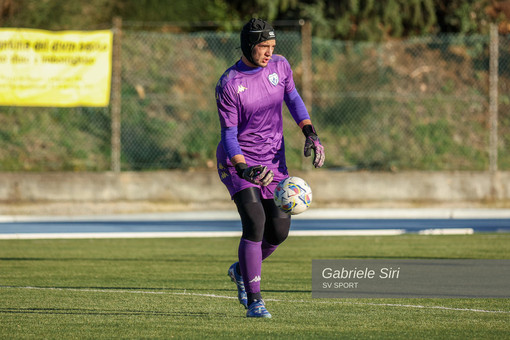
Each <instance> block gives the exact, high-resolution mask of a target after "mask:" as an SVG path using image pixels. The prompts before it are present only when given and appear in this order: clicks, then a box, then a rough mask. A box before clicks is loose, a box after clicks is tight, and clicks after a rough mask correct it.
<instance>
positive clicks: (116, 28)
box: [111, 17, 122, 172]
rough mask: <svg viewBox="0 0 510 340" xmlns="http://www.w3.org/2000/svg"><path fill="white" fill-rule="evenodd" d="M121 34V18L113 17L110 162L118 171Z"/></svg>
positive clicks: (113, 169)
mask: <svg viewBox="0 0 510 340" xmlns="http://www.w3.org/2000/svg"><path fill="white" fill-rule="evenodd" d="M121 35H122V18H120V17H115V18H113V53H112V112H111V114H112V116H111V119H112V122H111V129H112V141H111V143H112V164H111V170H112V171H114V172H120V149H121V143H120V138H121V135H120V124H121V118H120V114H121V66H122V64H121V52H122V46H121Z"/></svg>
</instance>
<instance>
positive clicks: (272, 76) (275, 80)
mask: <svg viewBox="0 0 510 340" xmlns="http://www.w3.org/2000/svg"><path fill="white" fill-rule="evenodd" d="M268 78H269V81H270V82H271V84H273V85H274V86H276V85H278V81H279V79H278V74H276V73H272V74H270V75H269V76H268Z"/></svg>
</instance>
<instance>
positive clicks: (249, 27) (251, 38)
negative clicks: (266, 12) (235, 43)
mask: <svg viewBox="0 0 510 340" xmlns="http://www.w3.org/2000/svg"><path fill="white" fill-rule="evenodd" d="M271 39H276V35H275V34H274V29H273V26H271V25H269V24H268V23H267V22H265V21H264V20H261V19H251V20H250V21H248V23H246V25H244V26H243V30H242V31H241V50H243V55H244V56H245V57H246V59H248V61H249V62H251V63H252V64H255V62H254V60H253V57H252V54H251V53H252V51H253V47H255V45H257V44H260V43H261V42H263V41H266V40H271Z"/></svg>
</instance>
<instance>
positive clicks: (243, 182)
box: [216, 19, 324, 317]
mask: <svg viewBox="0 0 510 340" xmlns="http://www.w3.org/2000/svg"><path fill="white" fill-rule="evenodd" d="M275 46H276V37H275V32H274V29H273V27H271V26H270V25H269V24H268V23H267V22H265V21H263V20H259V19H251V20H250V21H249V22H248V23H247V24H246V25H244V27H243V29H242V31H241V50H242V57H241V59H240V60H239V61H237V62H236V63H235V64H234V65H233V66H231V67H230V68H228V69H227V70H226V71H225V73H224V74H223V75H222V76H221V78H220V79H219V81H218V84H217V85H216V103H217V107H218V115H219V120H220V125H221V141H220V143H219V145H218V148H217V152H216V157H217V167H218V173H219V176H220V179H221V181H222V182H223V184H225V186H226V187H227V189H228V191H229V193H230V195H231V197H232V199H233V200H234V202H235V204H236V206H237V210H238V212H239V215H240V218H241V223H242V236H241V240H240V243H239V248H238V258H239V261H238V262H236V263H234V264H233V265H232V266H231V267H230V268H229V270H228V273H229V276H230V277H231V279H232V281H234V282H235V283H236V285H237V290H238V298H239V301H240V302H241V304H243V305H244V306H245V307H246V308H247V309H248V311H247V314H246V316H247V317H271V314H270V313H269V312H268V311H267V309H266V307H265V304H264V301H263V300H262V296H261V290H260V282H261V280H262V275H261V269H262V261H263V260H264V259H266V258H267V257H268V256H269V255H271V254H272V253H273V252H274V251H275V250H276V248H277V247H278V245H279V244H281V243H282V242H283V241H284V240H285V239H286V238H287V236H288V234H289V229H290V215H287V214H286V213H284V212H283V211H281V210H280V209H279V208H278V207H277V206H276V205H275V203H274V201H273V192H274V189H275V187H276V185H277V184H278V182H279V181H281V180H283V179H285V178H287V177H288V176H289V175H288V172H287V165H286V162H285V146H284V140H283V121H282V105H283V102H284V101H285V104H286V105H287V107H288V108H289V111H290V112H291V114H292V117H293V118H294V120H295V121H296V123H297V124H298V126H299V127H300V128H301V130H302V132H303V134H304V136H305V146H304V154H305V156H307V157H308V156H311V154H312V151H313V154H314V157H313V165H314V166H315V167H316V168H319V167H321V166H322V165H323V164H324V148H323V146H322V145H321V143H320V141H319V138H318V137H317V133H316V132H315V129H314V127H313V126H312V122H311V120H310V116H309V114H308V111H307V110H306V107H305V105H304V103H303V100H302V99H301V97H300V95H299V94H298V92H297V90H296V88H295V84H294V80H293V78H292V69H291V67H290V65H289V63H288V61H287V60H286V59H285V58H284V57H283V56H281V55H277V54H273V51H274V48H275Z"/></svg>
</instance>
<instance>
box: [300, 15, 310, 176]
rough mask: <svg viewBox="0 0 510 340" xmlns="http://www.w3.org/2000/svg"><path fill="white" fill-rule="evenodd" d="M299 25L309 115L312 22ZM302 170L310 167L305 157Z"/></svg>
mask: <svg viewBox="0 0 510 340" xmlns="http://www.w3.org/2000/svg"><path fill="white" fill-rule="evenodd" d="M299 24H300V25H301V58H302V69H303V74H302V78H301V79H302V90H303V102H304V103H305V106H306V108H307V109H308V113H309V114H310V116H311V115H312V101H313V91H312V24H311V23H310V21H306V20H303V19H301V20H299ZM301 168H302V170H306V169H310V168H311V166H310V162H309V161H308V160H307V159H304V158H302V161H301Z"/></svg>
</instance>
